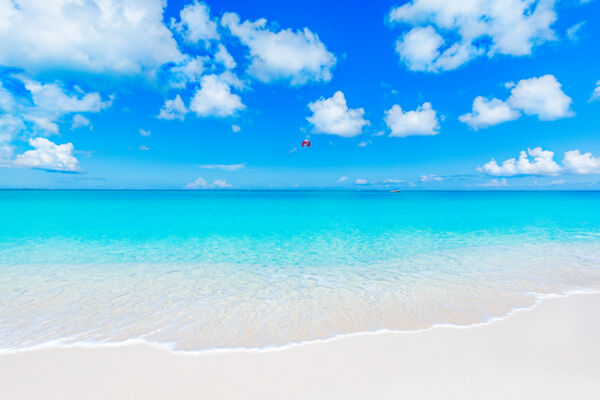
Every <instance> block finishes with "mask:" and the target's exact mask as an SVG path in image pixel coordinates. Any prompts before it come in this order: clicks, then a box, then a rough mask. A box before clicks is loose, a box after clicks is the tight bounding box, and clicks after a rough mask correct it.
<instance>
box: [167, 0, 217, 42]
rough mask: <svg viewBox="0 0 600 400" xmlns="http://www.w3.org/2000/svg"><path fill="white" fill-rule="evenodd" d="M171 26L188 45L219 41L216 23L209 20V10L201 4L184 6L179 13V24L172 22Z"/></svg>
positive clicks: (194, 3)
mask: <svg viewBox="0 0 600 400" xmlns="http://www.w3.org/2000/svg"><path fill="white" fill-rule="evenodd" d="M171 26H172V27H173V29H175V30H176V31H177V32H179V33H180V34H181V35H182V36H183V38H184V39H185V40H186V41H187V42H189V43H198V42H203V43H204V44H207V42H209V41H210V40H218V39H219V33H218V32H217V23H216V22H215V21H213V20H212V19H211V18H210V9H209V8H208V6H207V5H206V4H205V3H203V2H200V3H198V2H197V1H194V2H193V3H192V4H188V5H187V6H185V7H184V8H183V9H182V10H181V12H180V13H179V22H175V21H174V20H172V21H171Z"/></svg>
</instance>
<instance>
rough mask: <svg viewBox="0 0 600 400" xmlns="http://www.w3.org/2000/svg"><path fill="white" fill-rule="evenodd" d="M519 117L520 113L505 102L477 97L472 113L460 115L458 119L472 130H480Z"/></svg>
mask: <svg viewBox="0 0 600 400" xmlns="http://www.w3.org/2000/svg"><path fill="white" fill-rule="evenodd" d="M520 115H521V113H520V112H519V111H518V110H515V109H514V108H512V107H511V106H510V105H509V104H508V103H507V102H504V101H502V100H498V99H496V98H494V99H491V100H488V99H486V98H484V97H482V96H477V97H476V98H475V100H474V101H473V111H472V112H471V113H469V114H464V115H461V116H460V117H458V119H459V120H460V121H461V122H464V123H465V124H467V125H469V126H470V127H471V128H473V129H480V128H486V127H488V126H492V125H497V124H499V123H502V122H505V121H512V120H515V119H517V118H519V116H520Z"/></svg>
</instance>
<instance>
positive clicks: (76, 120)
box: [71, 114, 92, 129]
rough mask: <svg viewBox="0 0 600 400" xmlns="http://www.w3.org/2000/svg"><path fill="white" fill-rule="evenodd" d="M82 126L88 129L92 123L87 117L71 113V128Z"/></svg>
mask: <svg viewBox="0 0 600 400" xmlns="http://www.w3.org/2000/svg"><path fill="white" fill-rule="evenodd" d="M84 126H88V127H89V128H90V129H92V125H91V122H90V120H89V119H87V118H86V117H84V116H83V115H81V114H75V115H73V122H72V124H71V129H77V128H83V127H84Z"/></svg>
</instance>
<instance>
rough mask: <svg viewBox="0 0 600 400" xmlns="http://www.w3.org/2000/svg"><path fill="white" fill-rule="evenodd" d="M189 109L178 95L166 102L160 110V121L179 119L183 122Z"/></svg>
mask: <svg viewBox="0 0 600 400" xmlns="http://www.w3.org/2000/svg"><path fill="white" fill-rule="evenodd" d="M187 112H188V109H187V107H186V106H185V104H183V100H181V96H179V95H177V96H175V98H174V99H173V100H166V101H165V104H164V105H163V106H162V108H161V109H160V112H159V113H158V118H160V119H179V120H182V121H183V119H184V118H185V114H187Z"/></svg>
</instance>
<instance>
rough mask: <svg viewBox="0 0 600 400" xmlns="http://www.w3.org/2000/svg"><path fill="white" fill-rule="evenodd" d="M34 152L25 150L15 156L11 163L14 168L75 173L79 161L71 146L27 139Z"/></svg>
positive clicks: (77, 169)
mask: <svg viewBox="0 0 600 400" xmlns="http://www.w3.org/2000/svg"><path fill="white" fill-rule="evenodd" d="M29 145H30V146H31V147H33V148H34V150H27V151H26V152H24V153H23V154H19V155H17V157H16V159H15V160H14V162H13V165H14V166H15V167H21V168H42V169H48V170H53V171H65V172H77V171H79V170H80V169H79V161H78V160H77V159H76V158H75V157H74V156H73V144H72V143H65V144H59V145H57V144H54V143H53V142H51V141H49V140H48V139H46V138H43V137H38V138H34V139H29Z"/></svg>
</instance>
